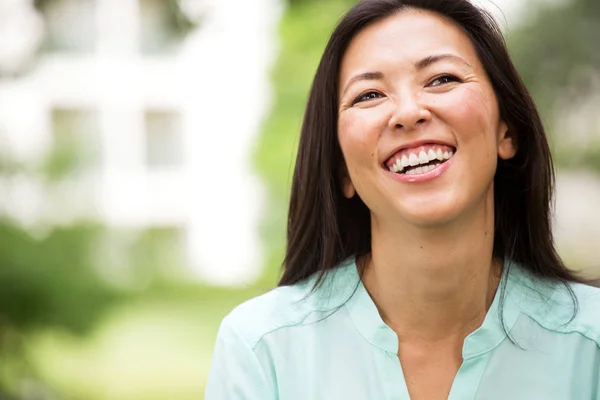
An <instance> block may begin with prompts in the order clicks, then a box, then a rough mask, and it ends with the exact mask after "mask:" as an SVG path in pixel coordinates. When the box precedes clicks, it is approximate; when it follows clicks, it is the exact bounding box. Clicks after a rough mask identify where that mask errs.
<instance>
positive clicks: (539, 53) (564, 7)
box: [510, 0, 600, 172]
mask: <svg viewBox="0 0 600 400" xmlns="http://www.w3.org/2000/svg"><path fill="white" fill-rule="evenodd" d="M598 21H600V2H598V1H596V0H573V1H569V2H565V3H564V4H561V5H553V6H547V7H542V8H539V9H537V10H536V14H535V16H533V17H532V18H531V19H530V21H529V22H527V23H526V24H524V25H523V26H522V27H520V28H519V29H517V30H515V31H514V32H513V33H512V34H511V36H510V48H511V50H512V56H513V58H514V60H515V64H516V65H517V68H518V69H519V72H520V73H521V75H522V76H523V79H524V81H525V83H526V84H527V86H528V88H529V89H530V91H531V92H532V95H533V97H534V98H535V100H536V103H537V104H538V106H539V107H540V111H541V113H542V116H543V118H544V120H545V121H546V122H547V124H548V128H549V130H550V131H551V132H553V133H554V135H553V136H554V139H555V150H556V151H555V153H556V154H557V157H556V159H557V163H558V164H559V165H560V166H562V167H570V168H573V167H582V166H583V167H586V168H591V169H594V170H595V171H598V172H600V161H599V160H600V158H599V155H600V142H598V141H596V142H595V143H585V144H583V146H581V148H578V149H572V148H571V150H569V147H568V146H563V145H562V144H563V143H564V142H565V139H568V138H567V137H566V136H565V135H567V134H568V133H565V132H558V131H557V130H556V128H555V127H554V126H553V122H554V121H556V118H557V116H560V117H564V116H566V115H567V114H568V113H570V112H572V111H574V107H575V105H576V104H579V103H580V102H581V101H582V100H585V99H587V98H589V97H590V95H592V93H593V92H594V91H598V90H599V89H600V87H599V85H598V84H597V76H598V74H600V52H599V51H598V43H597V40H596V39H595V38H598V37H600V23H599V22H598ZM595 81H596V84H594V82H595ZM588 125H589V124H588ZM590 128H591V129H592V130H593V129H596V130H597V132H593V131H592V132H591V134H592V135H593V136H595V137H600V127H590ZM586 133H587V132H586Z"/></svg>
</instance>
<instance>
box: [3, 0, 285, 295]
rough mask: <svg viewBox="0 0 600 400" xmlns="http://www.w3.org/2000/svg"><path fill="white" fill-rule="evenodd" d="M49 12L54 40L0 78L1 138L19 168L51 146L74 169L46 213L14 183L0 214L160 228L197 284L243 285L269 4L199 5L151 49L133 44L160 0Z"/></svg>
mask: <svg viewBox="0 0 600 400" xmlns="http://www.w3.org/2000/svg"><path fill="white" fill-rule="evenodd" d="M55 3H56V5H53V7H54V8H52V10H51V12H48V13H47V15H46V26H47V28H51V27H53V26H54V27H55V31H57V32H58V33H56V32H55V33H54V36H53V38H54V42H53V43H50V44H47V49H46V51H45V52H44V53H42V55H41V57H40V58H39V60H38V62H37V65H36V66H35V68H33V69H32V70H31V71H30V72H29V73H27V74H25V75H23V76H21V77H19V78H14V79H4V80H1V81H0V132H2V133H3V134H4V138H5V140H4V143H5V146H7V147H10V149H11V152H12V153H13V154H15V155H17V157H18V158H20V159H22V160H30V161H32V160H39V159H41V158H43V157H45V156H46V155H47V154H48V152H49V151H50V149H53V148H56V145H57V144H61V143H62V144H64V145H65V146H73V147H74V148H76V149H77V152H78V154H79V155H80V157H79V158H80V160H78V161H80V162H81V163H80V164H78V165H79V168H78V171H77V173H75V174H70V175H69V176H68V177H67V179H66V180H63V181H62V182H61V183H60V184H59V185H56V187H55V188H54V189H53V192H54V193H55V195H56V198H57V199H59V200H57V201H55V203H58V204H57V205H58V206H57V207H53V208H52V211H51V212H48V209H49V208H48V207H46V206H47V204H48V203H49V202H52V201H51V199H46V198H41V197H40V196H41V195H42V193H45V192H44V191H43V190H41V187H40V186H41V185H42V183H41V182H37V181H36V180H35V179H28V180H27V182H20V183H19V184H18V185H13V186H14V187H13V189H14V191H13V192H12V194H11V196H9V204H6V205H5V207H6V208H7V212H10V213H11V214H12V215H14V216H16V217H18V218H20V219H21V220H22V221H23V222H24V223H31V224H34V223H36V221H37V222H39V221H47V222H52V221H51V220H53V221H54V222H58V223H63V222H68V221H70V220H72V219H73V218H84V217H85V218H87V217H94V218H98V219H99V220H100V221H102V222H104V223H106V224H108V225H109V226H111V227H115V228H134V229H137V228H140V229H144V228H153V227H162V228H171V229H173V230H174V231H178V232H179V233H181V235H180V236H181V237H182V238H183V239H182V240H183V243H182V247H183V249H184V250H183V251H184V254H185V256H186V259H187V261H188V264H189V265H190V268H191V270H192V271H193V273H194V276H196V277H197V278H199V279H202V280H204V281H207V282H210V283H216V284H226V285H228V284H242V283H246V282H249V281H251V280H253V279H254V278H255V277H256V276H257V275H258V274H259V273H260V269H261V266H262V262H263V258H262V250H261V245H260V241H259V237H258V224H259V221H260V219H261V214H262V212H263V210H261V208H260V205H261V204H262V203H263V202H262V196H263V189H262V185H261V183H260V181H259V180H258V179H257V177H256V176H255V174H254V173H253V171H252V167H251V164H250V157H251V151H252V143H253V141H254V140H255V138H256V135H257V133H258V130H259V127H260V122H261V120H262V118H263V116H264V114H265V112H266V111H267V108H268V104H269V68H270V65H271V63H272V61H273V58H274V54H275V50H276V49H275V39H274V38H275V36H276V34H275V32H276V26H277V22H278V18H279V16H280V14H281V10H280V9H281V6H280V4H279V1H278V0H244V1H243V2H240V1H236V0H218V1H217V0H214V1H212V2H205V3H206V4H205V5H206V12H205V14H204V17H203V19H202V21H201V22H200V24H199V25H198V27H197V28H195V29H193V30H192V31H191V32H189V34H188V35H186V36H185V37H184V38H183V39H182V41H180V42H179V43H177V45H176V46H171V47H170V48H168V49H165V50H161V48H160V46H159V48H158V49H151V48H150V50H147V49H145V47H144V46H146V45H144V43H153V41H154V42H156V43H159V42H160V35H159V36H157V38H154V39H153V38H150V39H148V38H146V37H144V35H143V34H144V32H155V30H153V26H154V25H152V24H155V25H156V26H159V25H160V21H158V22H157V20H156V18H159V17H160V16H161V15H162V14H161V12H160V10H153V7H158V6H159V5H160V2H158V3H157V2H156V1H150V0H139V1H138V0H97V1H95V2H92V1H89V2H86V1H79V2H73V1H72V0H58V1H56V2H55ZM76 3H79V4H80V5H81V4H84V7H83V8H80V9H78V8H77V7H76V6H74V4H76ZM87 3H89V4H87ZM86 4H87V6H86ZM90 5H92V7H91V8H90ZM144 16H145V18H142V17H144ZM153 18H154V19H153ZM77 21H79V23H75V22H77ZM81 21H83V22H81ZM90 21H93V27H90ZM61 23H64V24H69V23H70V24H71V26H70V28H71V29H74V31H73V32H69V30H68V29H67V30H64V29H62V30H61V29H59V28H57V26H58V27H60V24H61ZM148 26H149V27H150V28H148ZM144 27H145V28H144ZM90 32H92V34H91V36H90ZM69 34H71V35H74V36H72V37H70V36H69ZM61 35H63V36H61ZM65 35H66V36H65ZM90 37H91V38H90ZM69 40H71V42H69ZM47 43H48V41H47ZM159 44H160V43H159ZM61 46H62V47H61ZM146 47H148V46H146ZM164 47H167V46H164ZM24 188H29V189H24ZM33 193H38V194H39V195H40V196H38V197H37V199H33V200H32V198H33V197H35V196H32V194H33Z"/></svg>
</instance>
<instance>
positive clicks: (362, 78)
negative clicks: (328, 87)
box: [342, 71, 383, 96]
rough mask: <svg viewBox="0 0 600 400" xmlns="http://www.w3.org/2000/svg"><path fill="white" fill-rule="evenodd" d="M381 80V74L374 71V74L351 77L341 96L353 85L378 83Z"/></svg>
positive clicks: (368, 73) (366, 73) (364, 73)
mask: <svg viewBox="0 0 600 400" xmlns="http://www.w3.org/2000/svg"><path fill="white" fill-rule="evenodd" d="M382 79H383V72H379V71H375V72H363V73H361V74H358V75H355V76H353V77H352V78H351V79H350V80H349V81H348V83H347V84H346V88H345V89H344V92H343V93H342V96H343V95H344V94H345V93H346V92H347V91H348V88H349V87H350V86H352V84H353V83H355V82H358V81H380V80H382Z"/></svg>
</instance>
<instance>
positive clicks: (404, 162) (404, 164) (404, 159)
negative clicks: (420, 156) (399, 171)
mask: <svg viewBox="0 0 600 400" xmlns="http://www.w3.org/2000/svg"><path fill="white" fill-rule="evenodd" d="M409 165H410V162H409V161H408V157H406V156H405V155H404V156H402V167H404V168H406V167H408V166H409Z"/></svg>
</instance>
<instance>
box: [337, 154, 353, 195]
mask: <svg viewBox="0 0 600 400" xmlns="http://www.w3.org/2000/svg"><path fill="white" fill-rule="evenodd" d="M340 184H341V189H342V193H343V194H344V197H345V198H347V199H351V198H353V197H354V195H355V194H356V189H355V188H354V184H353V183H352V180H351V179H350V174H349V173H348V168H347V167H346V163H345V162H342V167H341V168H340Z"/></svg>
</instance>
